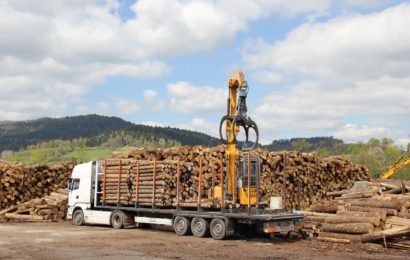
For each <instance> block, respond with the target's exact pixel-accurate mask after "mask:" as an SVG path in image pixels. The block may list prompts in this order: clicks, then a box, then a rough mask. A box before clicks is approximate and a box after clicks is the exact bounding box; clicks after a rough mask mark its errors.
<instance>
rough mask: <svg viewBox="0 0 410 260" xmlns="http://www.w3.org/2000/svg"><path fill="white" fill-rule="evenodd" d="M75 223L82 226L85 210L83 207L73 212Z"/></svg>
mask: <svg viewBox="0 0 410 260" xmlns="http://www.w3.org/2000/svg"><path fill="white" fill-rule="evenodd" d="M73 224H74V225H76V226H82V225H83V224H84V212H83V211H82V210H81V209H76V210H75V211H74V213H73Z"/></svg>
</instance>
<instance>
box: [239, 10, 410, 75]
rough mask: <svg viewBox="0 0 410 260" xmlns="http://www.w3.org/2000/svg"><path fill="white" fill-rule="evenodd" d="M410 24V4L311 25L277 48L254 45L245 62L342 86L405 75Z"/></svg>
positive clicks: (306, 25)
mask: <svg viewBox="0 0 410 260" xmlns="http://www.w3.org/2000/svg"><path fill="white" fill-rule="evenodd" d="M409 23H410V5H409V4H401V5H399V6H396V7H393V8H389V9H386V10H384V11H382V12H380V13H374V14H369V15H349V16H342V17H339V18H335V19H332V20H330V21H327V22H323V23H313V24H312V23H307V24H303V25H301V26H299V27H298V28H296V29H295V30H293V31H292V32H290V33H289V34H288V35H287V37H286V39H285V40H283V41H278V42H276V43H274V44H273V45H272V44H269V43H267V42H264V41H263V40H259V41H256V42H250V43H249V44H248V47H247V49H246V50H245V55H244V60H245V62H246V63H247V64H248V66H249V67H251V68H255V69H270V70H273V71H275V72H279V73H280V72H287V73H300V74H302V75H308V76H314V77H318V78H321V79H332V80H334V81H336V80H337V81H341V82H346V81H352V80H366V79H374V78H375V77H380V76H381V75H390V76H394V77H403V76H406V75H408V74H407V72H408V71H409V69H410V59H409V53H410V30H408V28H407V27H408V24H409Z"/></svg>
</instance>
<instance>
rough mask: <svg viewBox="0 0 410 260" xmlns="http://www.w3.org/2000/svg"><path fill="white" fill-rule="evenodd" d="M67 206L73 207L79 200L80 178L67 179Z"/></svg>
mask: <svg viewBox="0 0 410 260" xmlns="http://www.w3.org/2000/svg"><path fill="white" fill-rule="evenodd" d="M68 190H69V192H68V206H69V207H74V206H75V205H76V204H77V203H79V202H80V179H79V178H70V179H69V180H68Z"/></svg>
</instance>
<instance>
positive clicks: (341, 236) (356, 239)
mask: <svg viewBox="0 0 410 260" xmlns="http://www.w3.org/2000/svg"><path fill="white" fill-rule="evenodd" d="M319 237H327V238H337V239H347V240H349V241H350V242H355V243H358V242H362V239H361V238H362V237H361V235H351V234H342V233H334V232H320V233H319Z"/></svg>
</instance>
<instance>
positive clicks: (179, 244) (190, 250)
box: [0, 222, 410, 260]
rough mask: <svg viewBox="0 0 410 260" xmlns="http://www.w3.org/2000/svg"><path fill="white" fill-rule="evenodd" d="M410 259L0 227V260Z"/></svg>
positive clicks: (147, 234) (324, 248)
mask: <svg viewBox="0 0 410 260" xmlns="http://www.w3.org/2000/svg"><path fill="white" fill-rule="evenodd" d="M77 258H81V259H99V260H103V259H298V260H299V259H383V260H385V259H387V258H388V259H389V260H395V259H397V260H398V259H410V253H409V251H399V250H390V249H389V250H387V251H386V250H384V249H382V248H380V249H377V248H373V247H370V246H366V245H360V246H358V245H356V246H353V245H339V244H331V243H322V242H318V241H313V240H307V241H300V240H283V239H268V238H260V237H259V238H251V239H249V238H248V239H245V238H243V237H234V238H232V239H230V240H226V241H216V240H213V239H212V238H204V239H199V238H194V237H191V236H189V237H179V236H177V235H175V234H174V233H173V232H172V231H171V230H167V229H164V228H162V230H159V229H153V228H148V229H126V230H114V229H111V228H109V227H101V226H83V227H75V226H72V225H71V223H69V222H66V223H22V222H21V223H2V224H0V259H77Z"/></svg>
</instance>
